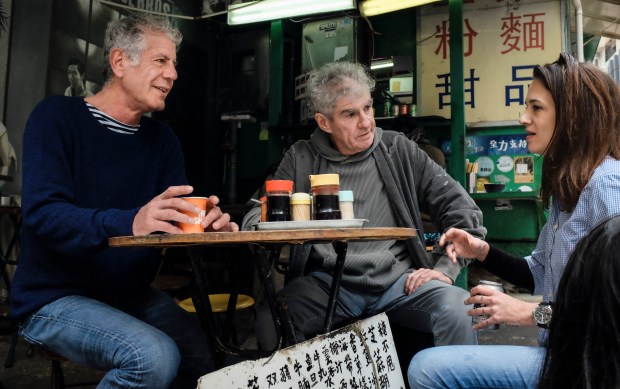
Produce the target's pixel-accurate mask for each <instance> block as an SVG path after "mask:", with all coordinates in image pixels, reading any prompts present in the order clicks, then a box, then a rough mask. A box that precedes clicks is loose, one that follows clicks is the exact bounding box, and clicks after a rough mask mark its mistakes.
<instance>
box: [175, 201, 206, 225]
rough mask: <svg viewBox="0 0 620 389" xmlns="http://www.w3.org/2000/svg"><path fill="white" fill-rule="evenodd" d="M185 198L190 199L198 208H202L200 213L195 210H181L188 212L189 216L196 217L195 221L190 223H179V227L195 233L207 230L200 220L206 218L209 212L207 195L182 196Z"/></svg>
mask: <svg viewBox="0 0 620 389" xmlns="http://www.w3.org/2000/svg"><path fill="white" fill-rule="evenodd" d="M181 198H182V199H183V200H185V201H188V202H190V203H192V204H194V205H195V206H197V207H198V208H200V210H201V211H200V213H198V214H196V213H193V212H186V211H182V210H179V212H181V213H184V214H186V215H187V216H189V217H192V218H194V222H193V223H191V224H189V223H178V224H179V227H180V228H181V229H182V230H183V233H185V234H193V233H201V232H205V230H204V228H202V227H201V226H200V222H201V221H202V219H204V217H205V215H206V212H207V198H206V197H181Z"/></svg>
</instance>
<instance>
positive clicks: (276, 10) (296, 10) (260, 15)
mask: <svg viewBox="0 0 620 389" xmlns="http://www.w3.org/2000/svg"><path fill="white" fill-rule="evenodd" d="M355 2H356V0H263V1H255V2H253V3H241V4H231V5H230V6H229V7H228V24H230V25H235V24H246V23H255V22H262V21H267V20H276V19H284V18H291V17H295V16H305V15H313V14H318V13H326V12H335V11H344V10H348V9H355V8H356V3H355Z"/></svg>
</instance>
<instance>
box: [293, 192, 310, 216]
mask: <svg viewBox="0 0 620 389" xmlns="http://www.w3.org/2000/svg"><path fill="white" fill-rule="evenodd" d="M310 203H311V200H310V195H309V194H308V193H302V192H299V193H293V195H292V196H291V218H292V219H293V221H296V222H299V221H308V220H310Z"/></svg>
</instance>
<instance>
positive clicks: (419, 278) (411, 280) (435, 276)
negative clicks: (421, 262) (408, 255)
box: [405, 268, 452, 294]
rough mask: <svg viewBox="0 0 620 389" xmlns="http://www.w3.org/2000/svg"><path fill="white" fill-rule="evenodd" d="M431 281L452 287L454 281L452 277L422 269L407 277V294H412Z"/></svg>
mask: <svg viewBox="0 0 620 389" xmlns="http://www.w3.org/2000/svg"><path fill="white" fill-rule="evenodd" d="M430 280H439V281H442V282H445V283H446V284H449V285H452V280H451V279H450V277H448V276H446V275H445V274H443V273H442V272H440V271H437V270H432V269H425V268H421V269H418V270H415V271H414V272H413V273H410V274H409V275H408V276H407V281H406V283H405V293H407V294H411V293H412V292H413V291H414V290H416V289H418V288H419V287H420V286H422V285H424V284H426V283H427V282H429V281H430Z"/></svg>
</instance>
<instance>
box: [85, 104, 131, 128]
mask: <svg viewBox="0 0 620 389" xmlns="http://www.w3.org/2000/svg"><path fill="white" fill-rule="evenodd" d="M85 103H86V107H87V108H88V110H89V111H90V113H91V114H92V115H93V116H94V117H95V119H96V120H97V121H98V122H99V123H101V125H102V126H104V127H105V128H107V129H108V130H110V131H113V132H116V133H119V134H126V135H135V134H136V133H137V132H138V130H139V129H140V124H138V125H135V126H132V125H129V124H125V123H122V122H119V121H118V120H116V119H114V118H112V117H111V116H110V115H108V114H106V113H105V112H103V111H100V110H99V109H97V108H95V107H94V106H93V105H91V104H89V103H87V102H85Z"/></svg>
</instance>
